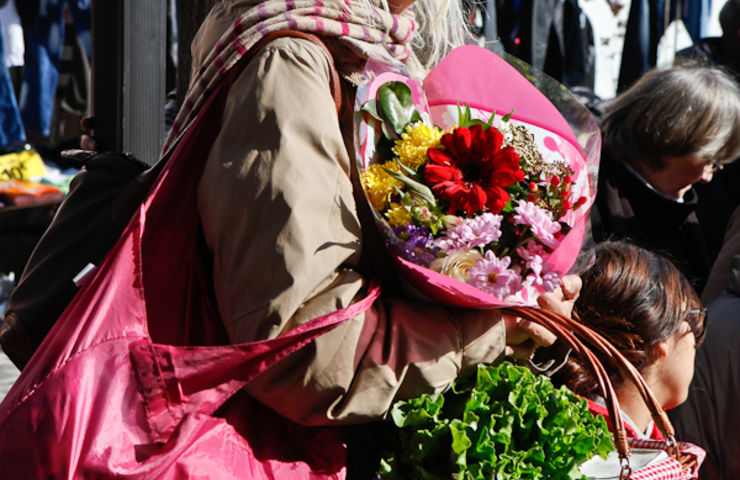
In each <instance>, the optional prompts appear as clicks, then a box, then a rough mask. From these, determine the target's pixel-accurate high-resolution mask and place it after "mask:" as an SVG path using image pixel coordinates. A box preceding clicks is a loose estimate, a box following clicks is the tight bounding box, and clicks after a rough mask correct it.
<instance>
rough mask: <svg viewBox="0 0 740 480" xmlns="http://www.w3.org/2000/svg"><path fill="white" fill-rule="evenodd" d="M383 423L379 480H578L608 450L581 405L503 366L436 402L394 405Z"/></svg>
mask: <svg viewBox="0 0 740 480" xmlns="http://www.w3.org/2000/svg"><path fill="white" fill-rule="evenodd" d="M391 417H392V419H393V422H394V423H395V425H396V426H397V427H398V428H397V429H396V430H395V432H396V436H395V438H393V439H391V440H390V441H389V450H388V451H387V452H386V453H385V454H384V455H383V457H382V459H381V465H380V470H379V473H380V476H381V477H382V478H384V479H392V480H395V479H398V480H400V479H404V480H417V479H418V480H449V479H451V478H453V479H458V480H478V479H480V480H483V479H495V480H507V479H520V478H527V479H553V480H557V479H576V478H584V477H583V476H582V475H581V473H580V472H579V470H578V465H580V464H581V463H583V462H584V461H586V460H588V459H589V458H592V457H594V456H596V455H599V456H601V457H604V458H606V455H607V454H608V453H609V452H610V451H612V450H613V449H614V444H613V442H612V439H611V434H610V433H609V430H608V428H607V425H606V421H605V420H604V418H603V417H602V416H601V415H593V414H591V413H590V412H589V411H588V405H587V403H586V401H585V400H584V399H582V398H579V397H577V396H576V395H574V394H573V393H572V392H571V391H570V390H568V389H567V388H565V387H561V388H559V389H557V388H555V387H554V386H553V384H552V383H551V382H550V379H549V378H547V377H546V376H544V375H533V374H532V373H531V372H530V371H529V370H528V369H527V368H525V367H521V366H517V365H514V364H511V363H509V362H504V363H502V364H500V365H498V366H488V365H481V366H479V367H478V370H477V375H476V376H475V378H470V379H464V380H458V381H457V382H455V384H454V385H453V387H452V389H451V390H450V391H449V392H447V393H445V394H444V395H437V396H431V395H422V396H420V397H417V398H413V399H411V400H407V401H402V402H398V403H396V404H395V405H394V406H393V408H392V410H391Z"/></svg>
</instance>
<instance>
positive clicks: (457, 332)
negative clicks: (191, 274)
mask: <svg viewBox="0 0 740 480" xmlns="http://www.w3.org/2000/svg"><path fill="white" fill-rule="evenodd" d="M219 15H220V16H219ZM230 22H231V19H230V18H229V17H228V15H226V14H225V12H223V11H222V12H220V13H219V12H217V13H216V15H215V17H214V16H212V17H211V18H210V19H209V20H207V22H206V24H205V26H204V28H203V29H202V31H201V32H200V34H199V36H198V37H197V38H196V41H195V42H194V46H193V58H194V60H195V65H194V68H198V66H199V65H198V61H199V59H202V58H203V57H204V56H205V54H206V53H207V51H208V49H210V48H211V46H212V45H213V43H214V42H215V41H216V39H217V38H218V37H219V36H220V32H219V31H218V29H219V28H221V29H223V28H225V26H226V25H228V24H229V23H230ZM335 53H338V52H335ZM346 68H347V67H341V66H340V73H342V74H343V76H345V77H348V76H349V74H351V73H352V72H348V71H346ZM343 69H344V70H345V71H342V70H343ZM329 75H330V72H329V67H328V65H327V63H326V60H325V58H324V57H323V56H322V53H321V49H320V47H318V46H316V45H314V44H313V43H311V42H309V41H306V40H302V39H296V38H287V37H285V38H280V39H277V40H275V41H273V42H272V43H270V44H269V45H268V46H267V47H266V48H264V49H262V50H261V51H260V52H259V53H258V54H257V56H256V57H255V58H254V59H253V60H251V61H250V63H249V64H248V65H247V66H246V68H245V70H244V71H243V72H242V73H241V74H240V76H239V77H238V78H237V80H236V82H235V83H234V85H233V87H232V89H231V91H230V93H229V97H228V101H227V104H226V109H225V113H224V118H223V125H222V128H221V131H220V133H219V135H218V137H217V138H216V141H215V144H214V146H213V148H212V150H211V152H210V155H209V157H208V160H207V163H206V166H205V170H204V173H203V177H202V179H201V181H200V186H199V191H198V208H199V212H200V214H201V217H202V219H203V228H204V232H205V237H206V241H207V243H208V245H209V247H210V248H211V249H212V251H213V255H214V264H213V277H214V285H215V291H216V296H217V302H218V307H219V311H220V314H221V316H222V318H223V321H224V323H225V325H226V328H227V331H228V333H229V336H230V338H231V340H232V341H233V342H245V341H251V340H258V339H265V338H272V337H276V336H278V335H280V334H281V333H283V332H286V331H287V330H289V329H291V328H293V327H295V326H296V325H299V324H301V323H304V322H306V321H308V320H310V319H312V318H315V317H317V316H320V315H323V314H326V313H329V312H332V311H334V310H336V309H339V308H342V307H346V306H347V305H349V304H351V303H352V302H353V301H354V300H355V299H357V298H361V296H362V295H363V288H364V287H365V286H366V283H367V282H366V279H365V278H363V276H362V275H361V274H360V273H359V271H358V265H359V264H360V261H361V259H362V258H363V255H364V253H366V252H363V235H362V233H361V227H360V220H359V218H358V213H357V209H356V205H355V200H354V196H353V183H352V179H351V177H352V175H356V173H355V174H353V173H352V169H353V168H354V163H353V161H351V159H352V156H351V155H350V153H349V152H348V148H347V145H346V144H345V141H344V139H343V135H342V132H345V134H350V132H351V130H349V127H350V126H349V125H347V124H344V128H340V121H339V119H338V118H337V114H336V110H335V106H334V102H333V101H332V98H331V95H330V90H329ZM349 90H350V91H351V86H349ZM350 113H351V110H350ZM347 138H348V139H351V136H347ZM370 227H371V228H375V226H374V225H371V226H370ZM389 293H395V292H384V294H383V295H382V296H381V299H380V300H379V301H377V302H376V303H375V305H374V306H373V308H372V309H370V310H369V311H367V312H365V313H364V314H362V315H359V316H357V317H355V318H353V319H351V320H349V321H348V322H346V323H345V324H343V325H341V326H339V327H337V328H336V329H334V330H333V331H331V332H329V333H327V334H325V335H323V336H322V337H320V338H319V339H318V340H316V341H315V342H314V343H312V344H311V345H309V346H308V347H306V348H305V349H303V350H302V351H300V352H298V353H297V354H295V355H293V356H291V357H289V358H287V359H285V360H283V361H281V362H280V363H279V364H277V365H276V366H275V367H273V368H271V369H269V370H268V371H266V372H264V373H263V374H261V375H260V376H259V377H258V378H257V379H255V380H254V381H253V382H252V383H251V384H250V385H249V386H248V387H247V388H248V390H249V392H250V393H251V394H252V395H253V396H255V397H256V398H257V399H258V400H260V401H262V402H263V403H265V404H267V405H268V406H270V407H272V408H273V409H275V410H276V411H278V412H279V413H281V414H283V415H285V416H287V417H289V418H291V419H293V420H295V421H297V422H300V423H304V424H312V425H319V424H329V423H335V424H338V423H358V422H364V421H368V420H373V419H377V418H381V417H383V416H384V415H385V414H386V413H387V411H388V409H389V407H390V406H391V405H392V404H393V402H394V401H396V400H398V399H401V398H408V397H411V396H416V395H418V394H421V393H423V392H430V393H431V392H441V391H443V390H445V389H446V388H448V387H449V386H450V384H451V383H452V381H453V380H454V379H455V378H456V377H457V376H458V375H460V374H462V373H465V372H468V371H471V369H472V368H473V367H474V366H475V365H477V364H478V363H480V362H493V361H496V360H497V359H499V358H500V357H501V356H502V354H503V350H504V329H503V322H501V320H500V315H498V314H497V313H491V312H480V311H471V312H467V311H460V310H454V309H451V308H446V307H442V306H439V305H435V304H431V303H425V302H419V301H411V300H405V299H403V298H391V297H390V296H389V295H388V294H389Z"/></svg>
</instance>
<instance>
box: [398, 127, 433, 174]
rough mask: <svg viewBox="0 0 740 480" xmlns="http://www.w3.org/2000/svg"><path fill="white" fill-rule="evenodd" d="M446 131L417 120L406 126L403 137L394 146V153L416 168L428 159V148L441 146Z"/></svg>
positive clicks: (402, 160)
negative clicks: (441, 139) (440, 140)
mask: <svg viewBox="0 0 740 480" xmlns="http://www.w3.org/2000/svg"><path fill="white" fill-rule="evenodd" d="M442 134H444V132H443V131H442V130H440V129H438V128H435V127H432V126H431V125H427V124H425V123H423V122H416V123H413V124H411V125H408V126H407V127H406V131H405V132H403V133H402V134H401V139H400V140H397V141H396V144H395V145H394V146H393V153H394V154H396V156H397V157H398V160H399V161H400V162H401V163H403V164H404V165H406V166H407V167H409V168H413V169H414V170H416V169H418V168H419V167H420V166H422V165H424V164H425V163H426V161H427V150H429V149H430V148H431V147H437V146H439V139H440V138H441V137H442Z"/></svg>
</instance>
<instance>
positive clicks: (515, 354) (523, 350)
mask: <svg viewBox="0 0 740 480" xmlns="http://www.w3.org/2000/svg"><path fill="white" fill-rule="evenodd" d="M506 347H507V350H506V351H507V352H509V354H508V355H507V357H508V358H509V359H511V360H515V361H518V362H526V361H527V360H529V359H530V358H531V357H532V355H534V352H535V350H537V345H536V344H535V343H534V342H525V343H522V344H519V345H507V346H506Z"/></svg>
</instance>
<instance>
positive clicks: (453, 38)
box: [358, 0, 472, 68]
mask: <svg viewBox="0 0 740 480" xmlns="http://www.w3.org/2000/svg"><path fill="white" fill-rule="evenodd" d="M358 1H359V2H360V3H363V4H364V5H365V7H367V8H368V9H369V8H370V7H378V6H380V7H381V8H384V9H385V10H389V7H388V0H358ZM409 8H411V9H412V10H413V11H414V15H415V16H416V22H417V24H418V28H417V30H416V32H415V35H414V38H413V40H412V42H413V43H412V45H413V49H414V51H415V53H416V55H417V56H418V57H419V60H420V61H421V63H422V65H424V67H425V68H431V67H433V66H434V65H436V64H437V63H438V62H439V61H440V60H441V59H442V58H443V57H444V56H445V55H447V54H448V53H449V52H450V51H451V50H452V49H454V48H455V47H459V46H460V45H464V44H466V43H468V42H470V41H471V39H472V34H471V33H470V29H469V22H468V21H467V20H466V19H465V15H464V14H463V8H462V2H461V1H459V0H416V1H415V2H414V3H413V4H412V5H411V7H409Z"/></svg>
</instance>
